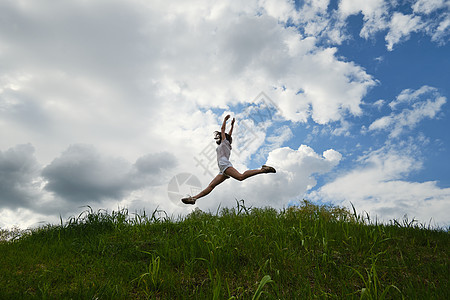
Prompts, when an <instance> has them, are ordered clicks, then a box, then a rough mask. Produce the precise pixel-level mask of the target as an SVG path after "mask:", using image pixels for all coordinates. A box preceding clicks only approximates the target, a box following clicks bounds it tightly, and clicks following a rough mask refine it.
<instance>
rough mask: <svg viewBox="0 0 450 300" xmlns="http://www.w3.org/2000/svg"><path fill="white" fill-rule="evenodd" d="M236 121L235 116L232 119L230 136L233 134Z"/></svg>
mask: <svg viewBox="0 0 450 300" xmlns="http://www.w3.org/2000/svg"><path fill="white" fill-rule="evenodd" d="M234 121H236V119H235V118H233V120H231V128H230V131H229V132H228V135H229V136H231V135H232V134H233V128H234Z"/></svg>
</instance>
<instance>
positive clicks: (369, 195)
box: [309, 141, 450, 226]
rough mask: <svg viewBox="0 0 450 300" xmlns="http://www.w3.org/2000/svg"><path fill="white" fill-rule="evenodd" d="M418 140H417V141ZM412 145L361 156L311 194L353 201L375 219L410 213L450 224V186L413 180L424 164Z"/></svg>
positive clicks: (339, 202)
mask: <svg viewBox="0 0 450 300" xmlns="http://www.w3.org/2000/svg"><path fill="white" fill-rule="evenodd" d="M417 142H418V141H415V142H414V143H417ZM411 147H412V145H406V147H404V148H400V149H396V148H397V147H393V146H392V145H386V146H384V147H383V148H381V149H378V150H375V151H372V152H369V153H368V154H367V155H365V156H363V157H361V158H360V163H361V165H360V166H359V167H357V168H355V169H353V170H351V171H349V172H347V173H345V174H342V175H340V176H339V177H337V178H336V179H335V180H333V181H332V182H330V183H328V184H325V185H324V186H322V187H321V188H320V189H318V190H317V191H314V192H312V193H310V194H309V197H310V198H311V199H313V200H320V201H329V202H332V203H333V204H336V205H342V206H346V207H350V203H353V205H354V206H355V208H356V209H357V210H358V211H359V212H360V213H361V212H363V211H366V212H368V213H369V215H370V217H371V218H372V220H374V219H375V218H376V217H377V218H378V220H381V221H389V220H392V219H397V220H401V219H403V217H404V215H407V216H408V218H409V220H412V219H413V218H415V219H416V220H418V221H419V222H421V223H423V224H426V225H428V222H429V221H430V219H431V218H432V219H433V221H432V223H431V225H438V226H448V223H447V222H448V215H447V211H448V210H447V207H448V204H449V203H450V189H449V188H439V187H438V185H437V182H435V181H427V182H411V181H408V180H407V176H408V175H409V174H411V173H412V172H415V171H417V170H420V169H421V167H422V163H421V162H420V161H418V160H417V156H416V155H414V154H413V153H411V150H408V148H409V149H411Z"/></svg>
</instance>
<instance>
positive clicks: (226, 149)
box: [216, 139, 231, 163]
mask: <svg viewBox="0 0 450 300" xmlns="http://www.w3.org/2000/svg"><path fill="white" fill-rule="evenodd" d="M216 152H217V163H219V162H220V161H222V162H223V161H226V162H228V161H229V160H230V155H231V145H230V142H229V141H228V140H227V139H225V140H223V141H222V142H221V143H220V145H219V146H217V149H216Z"/></svg>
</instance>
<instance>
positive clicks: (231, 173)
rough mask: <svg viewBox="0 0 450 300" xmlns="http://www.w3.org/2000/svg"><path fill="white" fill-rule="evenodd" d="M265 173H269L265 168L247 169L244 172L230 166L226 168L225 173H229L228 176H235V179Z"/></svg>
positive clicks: (240, 179) (243, 178)
mask: <svg viewBox="0 0 450 300" xmlns="http://www.w3.org/2000/svg"><path fill="white" fill-rule="evenodd" d="M263 173H267V172H266V171H265V170H263V169H257V170H247V171H245V172H244V173H242V174H241V173H239V171H238V170H236V169H235V168H233V167H229V168H227V169H226V170H225V174H227V175H228V176H231V177H233V178H234V179H237V180H239V181H242V180H245V179H247V178H249V177H252V176H255V175H258V174H263Z"/></svg>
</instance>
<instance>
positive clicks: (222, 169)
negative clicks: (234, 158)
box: [218, 159, 233, 177]
mask: <svg viewBox="0 0 450 300" xmlns="http://www.w3.org/2000/svg"><path fill="white" fill-rule="evenodd" d="M218 165H219V174H220V175H225V176H227V177H230V176H228V175H227V174H225V170H226V169H228V168H229V167H232V166H233V165H232V164H231V162H230V161H229V160H225V159H221V160H220V161H219V162H218Z"/></svg>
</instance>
